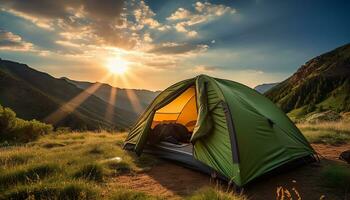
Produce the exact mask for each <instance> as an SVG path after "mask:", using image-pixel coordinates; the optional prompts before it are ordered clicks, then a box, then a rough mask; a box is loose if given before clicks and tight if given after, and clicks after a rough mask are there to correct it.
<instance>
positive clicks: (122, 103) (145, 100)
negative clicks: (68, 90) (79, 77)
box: [62, 77, 160, 115]
mask: <svg viewBox="0 0 350 200" xmlns="http://www.w3.org/2000/svg"><path fill="white" fill-rule="evenodd" d="M62 79H64V80H66V81H68V82H70V83H73V84H74V85H76V86H77V87H79V88H81V89H87V88H89V87H91V86H92V85H93V84H94V83H91V82H86V81H76V80H71V79H68V78H66V77H63V78H62ZM113 91H114V92H113ZM159 93H160V92H159V91H156V92H153V91H150V90H138V89H124V88H117V87H112V86H111V85H108V84H103V83H101V86H100V87H99V88H98V89H97V90H96V92H94V95H95V96H97V97H100V98H101V99H102V100H104V101H105V102H107V103H111V104H113V105H115V106H116V107H117V108H122V109H125V110H127V111H129V112H134V113H135V114H137V115H140V114H141V113H142V112H143V111H144V110H145V109H146V107H147V106H148V105H149V104H150V103H151V102H152V101H153V99H154V98H155V97H156V96H157V95H158V94H159ZM111 95H115V96H114V97H111ZM135 100H136V101H135ZM110 101H112V102H110ZM133 102H134V103H133Z"/></svg>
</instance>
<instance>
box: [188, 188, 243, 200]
mask: <svg viewBox="0 0 350 200" xmlns="http://www.w3.org/2000/svg"><path fill="white" fill-rule="evenodd" d="M187 199H188V200H247V199H248V198H246V197H245V196H243V195H237V194H233V193H227V192H223V191H221V190H218V189H214V188H211V187H206V188H202V189H200V190H198V191H197V192H195V193H194V194H193V195H191V196H190V197H188V198H187Z"/></svg>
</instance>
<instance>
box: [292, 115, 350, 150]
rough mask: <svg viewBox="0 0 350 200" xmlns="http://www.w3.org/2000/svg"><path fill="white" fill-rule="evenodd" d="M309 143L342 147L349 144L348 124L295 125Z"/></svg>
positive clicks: (349, 129) (342, 122) (349, 131)
mask: <svg viewBox="0 0 350 200" xmlns="http://www.w3.org/2000/svg"><path fill="white" fill-rule="evenodd" d="M297 126H298V128H299V129H300V130H301V132H302V133H303V134H304V135H305V137H306V139H307V140H308V141H309V142H310V143H322V144H329V145H335V146H336V145H342V144H347V143H349V142H350V123H347V122H344V121H340V122H324V123H317V124H309V123H302V124H297Z"/></svg>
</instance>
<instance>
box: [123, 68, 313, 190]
mask: <svg viewBox="0 0 350 200" xmlns="http://www.w3.org/2000/svg"><path fill="white" fill-rule="evenodd" d="M159 123H179V124H182V125H184V126H185V127H186V128H187V129H188V130H189V131H190V132H191V133H192V135H191V139H190V144H189V145H190V146H191V151H190V152H189V153H188V155H189V156H191V158H193V160H195V161H196V162H198V163H201V164H202V165H205V166H207V167H208V168H210V169H211V170H213V171H215V172H217V173H218V174H220V175H221V176H223V177H225V179H227V180H228V181H231V182H234V183H235V184H236V185H237V186H243V185H245V184H247V183H248V182H250V181H252V180H254V179H256V178H257V177H259V176H261V175H263V174H266V173H268V172H271V171H272V170H274V169H276V168H279V167H282V166H285V165H287V164H288V163H292V162H294V161H296V160H305V158H311V160H312V159H313V158H314V155H315V151H314V149H313V148H312V147H311V145H310V144H309V143H308V142H307V140H306V139H305V137H304V136H303V135H302V133H301V132H300V130H299V129H298V128H297V127H296V126H295V125H294V124H293V122H292V121H291V120H290V119H289V118H288V117H287V116H286V115H285V113H284V112H283V111H281V110H280V109H279V108H278V107H277V106H276V105H275V104H274V103H272V102H271V101H270V100H269V99H267V98H266V97H264V96H263V95H261V94H259V93H258V92H256V91H255V90H253V89H251V88H249V87H247V86H244V85H242V84H239V83H237V82H234V81H230V80H224V79H219V78H213V77H210V76H207V75H199V76H197V77H194V78H191V79H187V80H184V81H181V82H178V83H176V84H174V85H172V86H170V87H169V88H167V89H166V90H164V91H163V92H161V93H160V94H159V95H158V96H157V97H156V98H155V99H154V101H153V102H152V103H151V104H150V105H149V106H148V108H147V109H146V111H145V112H144V113H143V114H142V115H141V117H140V118H139V119H138V121H137V122H136V124H135V125H134V127H133V128H132V129H131V131H130V133H129V134H128V136H127V138H126V140H125V143H124V148H125V149H128V150H132V151H135V152H136V153H137V154H138V155H140V154H141V153H142V152H144V151H145V150H146V149H147V148H148V147H147V146H148V144H147V140H148V135H149V133H150V131H151V130H152V128H154V127H155V126H156V125H157V124H159ZM163 150H164V149H163ZM163 150H162V149H158V150H156V151H163ZM176 152H180V151H176ZM178 154H180V153H178ZM176 157H177V153H175V154H173V155H172V156H171V159H174V160H176ZM309 160H310V159H309ZM185 162H186V161H185Z"/></svg>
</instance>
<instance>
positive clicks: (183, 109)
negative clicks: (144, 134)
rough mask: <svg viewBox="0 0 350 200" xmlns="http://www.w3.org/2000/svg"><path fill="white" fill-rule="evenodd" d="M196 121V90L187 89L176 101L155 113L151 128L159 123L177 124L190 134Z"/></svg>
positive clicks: (193, 88) (192, 88)
mask: <svg viewBox="0 0 350 200" xmlns="http://www.w3.org/2000/svg"><path fill="white" fill-rule="evenodd" d="M196 121H197V102H196V89H195V87H194V86H192V87H189V88H188V89H187V90H186V91H185V92H183V93H182V94H181V95H180V96H178V97H177V98H176V99H174V100H173V101H171V102H170V103H169V104H167V105H165V106H164V107H162V108H160V109H159V110H157V111H156V113H155V115H154V118H153V122H152V128H154V127H155V126H156V125H157V124H161V123H179V124H182V125H184V126H186V128H187V129H188V131H190V132H192V131H193V129H194V126H195V125H196Z"/></svg>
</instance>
